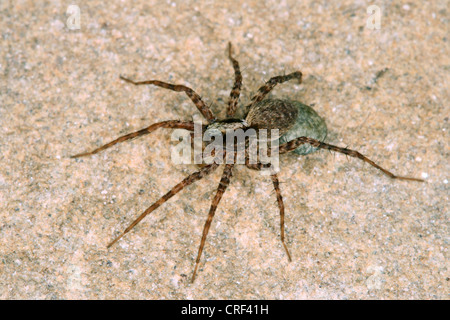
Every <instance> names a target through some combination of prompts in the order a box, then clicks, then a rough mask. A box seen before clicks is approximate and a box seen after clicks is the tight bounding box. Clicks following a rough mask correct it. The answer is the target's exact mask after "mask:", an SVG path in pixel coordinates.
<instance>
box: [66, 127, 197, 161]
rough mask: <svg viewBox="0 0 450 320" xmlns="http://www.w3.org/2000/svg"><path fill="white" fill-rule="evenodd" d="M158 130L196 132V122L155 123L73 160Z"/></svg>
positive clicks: (81, 154)
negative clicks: (169, 129)
mask: <svg viewBox="0 0 450 320" xmlns="http://www.w3.org/2000/svg"><path fill="white" fill-rule="evenodd" d="M158 128H171V129H186V130H189V131H194V122H192V121H180V120H167V121H162V122H158V123H154V124H152V125H151V126H149V127H147V128H144V129H141V130H139V131H136V132H132V133H129V134H127V135H124V136H121V137H119V138H117V139H116V140H113V141H111V142H109V143H107V144H105V145H103V146H101V147H100V148H97V149H95V150H93V151H90V152H84V153H79V154H76V155H74V156H71V158H80V157H85V156H90V155H93V154H96V153H98V152H100V151H103V150H105V149H108V148H110V147H112V146H113V145H115V144H117V143H120V142H124V141H126V140H130V139H133V138H136V137H140V136H143V135H145V134H149V133H151V132H153V131H155V130H156V129H158Z"/></svg>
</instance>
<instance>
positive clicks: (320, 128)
mask: <svg viewBox="0 0 450 320" xmlns="http://www.w3.org/2000/svg"><path fill="white" fill-rule="evenodd" d="M228 57H229V59H230V61H231V63H232V64H233V68H234V75H235V81H234V86H233V88H232V90H231V93H230V99H229V102H228V107H227V116H228V119H226V120H217V119H216V118H215V117H214V115H213V113H212V112H211V110H210V108H209V107H208V106H207V105H206V104H205V103H204V102H203V101H202V99H201V98H200V96H199V95H198V94H197V93H196V92H195V91H194V90H192V89H190V88H188V87H186V86H184V85H176V84H170V83H166V82H162V81H159V80H148V81H139V82H135V81H133V80H130V79H127V78H124V77H122V76H121V77H120V78H121V79H122V80H124V81H126V82H129V83H131V84H134V85H147V84H151V85H155V86H158V87H162V88H166V89H169V90H173V91H182V92H185V93H186V95H187V96H188V97H189V98H190V99H191V100H192V102H193V103H194V104H195V105H196V107H197V108H198V110H199V111H200V113H201V114H202V115H203V116H204V117H205V118H206V120H207V121H208V125H206V126H204V127H203V130H205V131H206V130H209V129H215V130H218V131H219V132H220V133H222V135H223V134H225V133H226V132H227V131H229V130H238V129H242V130H247V129H255V130H260V129H266V130H269V131H270V130H271V129H278V131H279V135H280V136H281V137H280V139H279V143H280V145H279V149H278V150H279V153H280V154H282V153H287V152H290V151H295V152H296V153H298V154H307V153H310V152H313V151H315V150H317V149H326V150H330V151H335V152H340V153H343V154H346V155H348V156H351V157H355V158H359V159H361V160H363V161H364V162H367V163H369V164H370V165H372V166H373V167H375V168H377V169H379V170H381V171H382V172H383V173H385V174H386V175H388V176H389V177H390V178H393V179H401V180H412V181H423V180H421V179H416V178H410V177H400V176H396V175H394V174H393V173H391V172H389V171H388V170H386V169H383V168H382V167H380V166H379V165H377V164H376V163H375V162H373V161H372V160H370V159H369V158H367V157H365V156H363V155H362V154H361V153H359V152H357V151H354V150H350V149H347V148H341V147H337V146H334V145H331V144H327V143H325V142H323V140H324V139H325V137H326V134H327V130H326V126H325V122H324V121H323V119H322V118H320V117H319V116H318V115H317V113H316V112H315V111H314V110H313V109H312V108H310V107H308V106H307V105H304V104H302V103H300V102H297V101H291V100H279V99H265V97H266V95H267V94H268V93H269V92H270V91H271V90H272V89H273V88H274V87H275V86H276V85H277V84H281V83H283V82H286V81H289V80H291V79H297V80H298V81H299V83H301V80H302V73H301V72H300V71H297V72H293V73H291V74H288V75H283V76H277V77H273V78H271V79H269V81H267V82H266V83H265V84H264V85H263V86H262V87H260V88H259V89H258V91H257V93H256V94H255V95H254V96H253V97H252V99H251V102H250V103H249V104H248V105H247V106H246V107H245V110H248V112H247V115H246V117H245V118H244V119H232V117H233V116H234V114H235V112H236V108H237V106H238V102H239V95H240V91H241V86H242V76H241V72H240V69H239V63H238V62H237V60H235V59H234V58H233V56H232V51H231V43H229V44H228ZM194 127H195V124H194V122H193V121H181V120H167V121H162V122H158V123H155V124H152V125H151V126H149V127H147V128H144V129H141V130H139V131H136V132H133V133H129V134H127V135H125V136H122V137H119V138H117V139H116V140H113V141H111V142H110V143H108V144H106V145H104V146H102V147H99V148H97V149H95V150H93V151H91V152H85V153H80V154H77V155H74V156H72V158H79V157H83V156H88V155H93V154H95V153H98V152H99V151H102V150H105V149H107V148H109V147H111V146H113V145H115V144H117V143H119V142H123V141H126V140H129V139H133V138H136V137H139V136H142V135H145V134H148V133H150V132H153V131H154V130H156V129H158V128H177V129H186V130H189V131H191V132H193V131H194ZM246 160H247V159H246ZM245 164H246V166H247V167H248V168H250V169H254V170H262V169H263V168H265V167H266V166H265V165H264V164H263V163H261V162H257V163H249V162H247V161H246V162H245ZM234 165H235V164H234V163H228V162H227V163H226V164H225V165H224V170H223V174H222V178H221V180H220V183H219V186H218V188H217V192H216V194H215V196H214V198H213V200H212V204H211V207H210V210H209V214H208V217H207V219H206V222H205V225H204V227H203V233H202V238H201V241H200V246H199V249H198V253H197V258H196V260H195V267H194V271H193V273H192V282H193V281H194V279H195V275H196V273H197V268H198V265H199V262H200V258H201V255H202V252H203V248H204V246H205V241H206V236H207V234H208V231H209V228H210V226H211V222H212V219H213V217H214V214H215V212H216V209H217V206H218V204H219V202H220V199H221V198H222V195H223V194H224V192H225V190H226V188H227V187H228V184H229V183H230V178H231V175H232V170H233V167H234ZM218 167H219V164H218V163H215V162H213V163H210V164H207V165H205V166H203V167H201V168H200V169H199V170H198V171H197V172H194V173H192V174H190V175H189V176H187V177H186V178H185V179H184V180H183V181H181V182H180V183H178V184H177V185H175V186H174V187H173V188H172V189H170V190H169V191H168V192H167V193H166V194H165V195H163V196H162V197H161V198H160V199H159V200H157V201H156V202H155V203H154V204H152V205H151V206H150V207H149V208H147V210H145V211H144V212H143V213H142V214H141V215H139V217H138V218H137V219H136V220H134V221H133V222H132V223H131V224H130V225H129V226H128V227H127V228H126V229H125V231H123V232H122V233H121V234H120V235H119V236H117V237H116V238H115V239H114V240H113V241H111V242H110V243H109V244H108V248H109V247H110V246H112V245H113V244H114V243H116V242H117V241H118V240H119V239H120V238H122V237H123V236H124V235H125V234H126V233H127V232H129V231H130V230H131V229H133V228H134V226H136V225H137V224H138V223H139V222H140V221H141V220H142V219H143V218H144V217H145V216H146V215H148V214H149V213H151V212H152V211H154V210H155V209H156V208H158V207H159V206H161V205H162V204H163V203H165V202H166V201H167V200H169V199H170V198H171V197H173V196H174V195H175V194H177V193H178V192H180V191H181V190H182V189H183V188H185V187H186V186H188V185H190V184H192V183H194V182H196V181H198V180H201V179H202V178H203V177H205V176H206V175H208V174H210V173H211V172H213V171H214V170H216V169H217V168H218ZM270 177H271V180H272V182H273V186H274V189H275V193H276V198H277V203H278V207H279V210H280V238H281V243H282V245H283V247H284V249H285V251H286V254H287V257H288V259H289V261H291V255H290V253H289V250H288V248H287V246H286V243H285V237H284V204H283V198H282V196H281V191H280V183H279V180H278V175H277V173H276V172H271V175H270Z"/></svg>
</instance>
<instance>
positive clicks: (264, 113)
mask: <svg viewBox="0 0 450 320" xmlns="http://www.w3.org/2000/svg"><path fill="white" fill-rule="evenodd" d="M297 115H298V108H297V107H296V106H295V105H294V104H293V103H292V102H291V101H289V100H280V99H265V100H262V101H260V102H258V103H255V104H254V105H253V106H252V107H251V108H250V110H249V112H248V114H247V117H246V118H245V120H246V121H247V124H248V126H250V127H252V128H254V129H266V130H268V131H270V130H271V129H278V130H279V134H280V136H282V135H283V134H285V133H286V132H288V130H289V129H290V128H291V127H292V126H293V125H294V123H295V119H297Z"/></svg>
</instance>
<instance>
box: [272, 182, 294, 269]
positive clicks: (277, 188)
mask: <svg viewBox="0 0 450 320" xmlns="http://www.w3.org/2000/svg"><path fill="white" fill-rule="evenodd" d="M270 177H271V178H272V182H273V187H274V189H275V192H276V194H277V202H278V208H280V233H281V243H282V244H283V247H284V250H286V254H287V256H288V259H289V262H291V261H292V259H291V254H290V253H289V250H288V248H287V246H286V243H285V242H284V203H283V197H282V196H281V191H280V181H279V180H278V175H277V174H276V173H275V174H272V175H271V176H270Z"/></svg>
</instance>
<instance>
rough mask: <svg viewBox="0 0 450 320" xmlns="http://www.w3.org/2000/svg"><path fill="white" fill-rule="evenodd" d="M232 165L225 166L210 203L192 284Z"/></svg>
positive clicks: (229, 176) (228, 181)
mask: <svg viewBox="0 0 450 320" xmlns="http://www.w3.org/2000/svg"><path fill="white" fill-rule="evenodd" d="M233 167H234V164H226V165H225V168H224V170H223V174H222V178H221V179H220V182H219V186H218V188H217V192H216V195H215V197H214V199H213V201H212V203H211V208H210V209H209V213H208V218H207V219H206V222H205V226H204V227H203V234H202V240H201V241H200V247H199V248H198V254H197V259H196V260H195V268H194V272H193V273H192V279H191V282H194V280H195V275H196V274H197V268H198V264H199V262H200V257H201V256H202V252H203V248H204V246H205V241H206V236H207V235H208V231H209V228H210V227H211V222H212V219H213V218H214V214H215V213H216V209H217V206H218V205H219V202H220V199H222V196H223V194H224V192H225V190H226V189H227V187H228V185H229V184H230V178H231V174H232V170H233Z"/></svg>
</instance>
